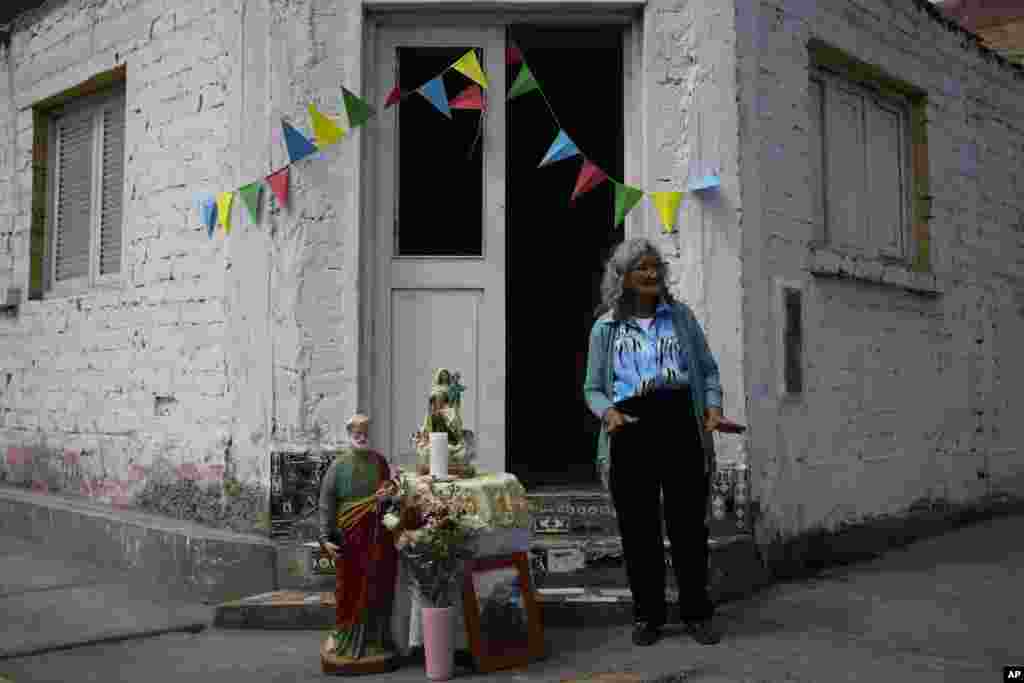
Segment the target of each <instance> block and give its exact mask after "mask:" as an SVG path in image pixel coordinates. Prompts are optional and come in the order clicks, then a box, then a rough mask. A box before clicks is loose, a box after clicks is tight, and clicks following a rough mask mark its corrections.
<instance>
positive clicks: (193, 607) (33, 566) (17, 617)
mask: <svg viewBox="0 0 1024 683" xmlns="http://www.w3.org/2000/svg"><path fill="white" fill-rule="evenodd" d="M138 579H139V577H137V576H134V575H132V574H131V573H129V572H124V571H118V570H111V569H103V568H100V567H97V566H95V565H92V564H89V563H86V562H84V561H81V560H71V559H68V558H66V557H62V556H61V553H60V552H59V549H56V548H48V547H46V546H43V545H40V544H38V543H33V542H30V541H25V540H23V539H18V538H13V537H9V536H3V537H0V614H2V615H3V622H2V623H3V629H2V631H0V661H3V660H4V659H8V658H11V657H20V656H25V655H29V654H32V653H37V652H46V651H50V650H54V649H61V648H67V647H73V646H76V645H82V644H87V643H95V642H106V641H110V640H117V639H121V638H133V637H140V636H146V635H154V634H160V633H167V632H169V631H196V630H202V629H203V628H205V627H206V626H207V625H208V624H209V623H211V621H212V618H213V607H211V606H209V605H202V604H196V603H191V602H184V601H182V600H180V599H175V598H173V597H172V596H170V595H168V594H167V593H166V592H162V591H161V590H160V589H158V588H157V587H156V586H154V585H151V584H149V583H147V582H142V581H139V580H138Z"/></svg>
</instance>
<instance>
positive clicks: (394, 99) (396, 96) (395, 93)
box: [384, 85, 405, 109]
mask: <svg viewBox="0 0 1024 683" xmlns="http://www.w3.org/2000/svg"><path fill="white" fill-rule="evenodd" d="M404 95H405V93H403V92H402V91H401V90H400V89H399V87H398V86H397V85H396V86H395V87H394V89H392V91H391V92H390V93H388V98H387V99H386V100H384V108H385V109H387V108H388V107H390V106H391V105H392V104H397V103H398V102H399V101H400V100H401V99H402V97H403V96H404Z"/></svg>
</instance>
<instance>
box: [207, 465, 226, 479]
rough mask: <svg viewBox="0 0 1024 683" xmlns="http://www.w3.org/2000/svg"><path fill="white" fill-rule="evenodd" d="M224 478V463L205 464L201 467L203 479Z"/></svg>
mask: <svg viewBox="0 0 1024 683" xmlns="http://www.w3.org/2000/svg"><path fill="white" fill-rule="evenodd" d="M223 478H224V465H207V466H206V467H204V468H203V479H205V480H206V481H219V480H220V479H223Z"/></svg>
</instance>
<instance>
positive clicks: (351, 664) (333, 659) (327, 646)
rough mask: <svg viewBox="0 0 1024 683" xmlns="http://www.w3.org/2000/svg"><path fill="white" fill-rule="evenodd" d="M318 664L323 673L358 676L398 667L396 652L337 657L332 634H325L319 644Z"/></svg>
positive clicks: (379, 672) (385, 671)
mask: <svg viewBox="0 0 1024 683" xmlns="http://www.w3.org/2000/svg"><path fill="white" fill-rule="evenodd" d="M320 666H321V668H322V669H323V672H324V673H325V674H334V675H339V676H358V675H360V674H382V673H387V672H389V671H394V670H395V669H397V668H398V653H397V652H389V653H388V654H384V655H371V656H367V657H363V658H361V659H352V658H351V657H339V656H337V655H335V654H334V636H327V638H326V639H325V640H324V643H323V645H321V646H320Z"/></svg>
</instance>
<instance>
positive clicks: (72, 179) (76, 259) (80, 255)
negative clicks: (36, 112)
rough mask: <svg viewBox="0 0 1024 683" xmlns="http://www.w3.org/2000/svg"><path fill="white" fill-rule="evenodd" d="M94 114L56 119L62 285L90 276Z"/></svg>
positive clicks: (58, 276) (58, 275) (57, 272)
mask: <svg viewBox="0 0 1024 683" xmlns="http://www.w3.org/2000/svg"><path fill="white" fill-rule="evenodd" d="M94 118H95V117H94V116H93V112H90V111H84V112H78V113H75V114H71V115H67V116H62V117H61V118H60V119H58V120H57V124H56V133H57V169H56V170H57V175H56V179H55V180H56V182H55V191H56V194H57V197H56V208H55V211H54V241H53V244H54V252H53V254H54V279H55V280H56V281H57V282H58V283H59V282H64V281H67V280H72V279H76V278H84V277H88V275H89V238H90V232H91V220H92V200H93V197H92V186H93V175H92V168H93V147H94V135H93V133H94V129H95V123H94Z"/></svg>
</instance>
